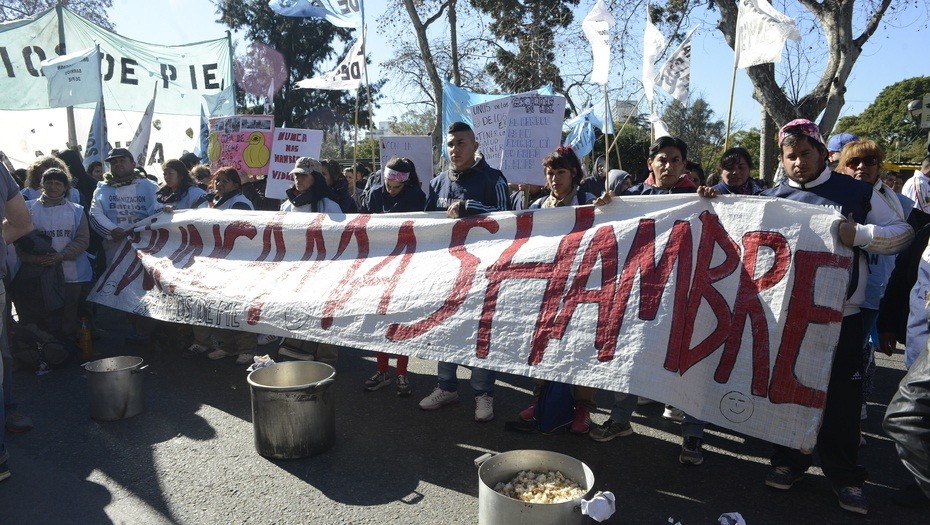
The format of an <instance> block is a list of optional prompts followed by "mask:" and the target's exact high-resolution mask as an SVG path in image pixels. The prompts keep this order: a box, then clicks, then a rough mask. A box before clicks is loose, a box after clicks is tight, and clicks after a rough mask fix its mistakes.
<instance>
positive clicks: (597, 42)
mask: <svg viewBox="0 0 930 525" xmlns="http://www.w3.org/2000/svg"><path fill="white" fill-rule="evenodd" d="M615 23H617V21H616V20H615V19H614V16H613V15H612V14H610V11H608V10H607V6H605V5H604V0H597V3H596V4H594V7H592V8H591V11H590V12H589V13H588V16H586V17H584V20H583V21H582V22H581V28H582V29H583V30H584V34H585V36H586V37H588V42H591V54H592V56H593V58H594V66H593V67H592V68H591V82H594V83H595V84H607V76H608V74H609V73H610V28H611V27H613V26H614V24H615Z"/></svg>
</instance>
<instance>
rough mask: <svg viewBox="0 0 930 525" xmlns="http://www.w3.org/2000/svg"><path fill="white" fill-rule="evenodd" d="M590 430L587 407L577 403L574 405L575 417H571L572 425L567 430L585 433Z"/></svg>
mask: <svg viewBox="0 0 930 525" xmlns="http://www.w3.org/2000/svg"><path fill="white" fill-rule="evenodd" d="M589 430H591V414H589V413H588V407H586V406H584V405H578V406H576V407H575V417H574V418H572V426H570V427H568V431H569V432H571V433H572V434H587V433H588V431H589Z"/></svg>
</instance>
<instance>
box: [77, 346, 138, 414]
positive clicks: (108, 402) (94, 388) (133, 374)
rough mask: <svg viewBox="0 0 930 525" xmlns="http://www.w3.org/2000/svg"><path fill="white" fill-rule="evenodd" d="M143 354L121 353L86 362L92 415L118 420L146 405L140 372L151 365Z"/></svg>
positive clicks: (136, 412) (135, 412)
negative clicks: (121, 354) (145, 360)
mask: <svg viewBox="0 0 930 525" xmlns="http://www.w3.org/2000/svg"><path fill="white" fill-rule="evenodd" d="M142 361H143V359H142V358H141V357H133V356H119V357H108V358H106V359H98V360H96V361H91V362H89V363H84V365H83V367H84V370H86V371H87V385H88V387H89V388H90V417H92V418H94V419H96V420H98V421H116V420H119V419H125V418H127V417H132V416H135V415H137V414H139V413H141V412H142V410H144V409H145V400H144V399H143V395H142V374H140V373H139V372H141V371H142V370H143V369H144V368H146V367H148V365H143V364H142Z"/></svg>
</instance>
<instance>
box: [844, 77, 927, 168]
mask: <svg viewBox="0 0 930 525" xmlns="http://www.w3.org/2000/svg"><path fill="white" fill-rule="evenodd" d="M927 94H930V76H926V77H914V78H908V79H905V80H902V81H900V82H896V83H894V84H892V85H890V86H888V87H886V88H885V89H883V90H882V92H881V93H879V94H878V96H877V97H875V100H874V101H873V102H872V103H871V104H869V106H868V107H866V108H865V109H864V110H863V111H862V113H860V114H859V115H854V116H849V117H843V118H841V119H840V121H839V122H838V123H837V126H836V128H835V129H834V133H839V132H842V131H847V132H849V133H854V134H856V135H859V136H860V137H864V138H869V139H872V140H875V141H876V142H878V143H879V144H881V145H882V146H883V147H884V148H885V151H886V152H887V153H888V156H889V157H895V158H897V157H900V159H901V160H904V161H910V162H919V161H920V160H921V159H922V158H923V157H924V156H925V155H926V148H925V140H926V136H927V130H926V129H922V128H920V127H919V126H920V123H919V122H915V121H914V119H913V117H911V116H910V114H908V111H907V104H908V102H910V101H912V100H922V99H923V97H924V95H927ZM892 153H894V155H892Z"/></svg>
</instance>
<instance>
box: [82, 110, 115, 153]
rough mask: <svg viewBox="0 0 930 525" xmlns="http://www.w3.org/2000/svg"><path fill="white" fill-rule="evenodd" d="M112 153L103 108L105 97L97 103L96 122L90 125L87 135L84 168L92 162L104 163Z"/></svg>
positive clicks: (93, 121)
mask: <svg viewBox="0 0 930 525" xmlns="http://www.w3.org/2000/svg"><path fill="white" fill-rule="evenodd" d="M109 153H110V144H109V143H108V142H107V115H106V109H105V108H104V106H103V97H100V100H98V101H97V109H96V110H95V111H94V120H92V121H91V123H90V132H89V133H88V134H87V143H86V144H84V168H85V169H86V168H87V167H88V166H90V163H91V162H94V161H95V160H99V161H100V162H104V159H106V158H107V155H108V154H109Z"/></svg>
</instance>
